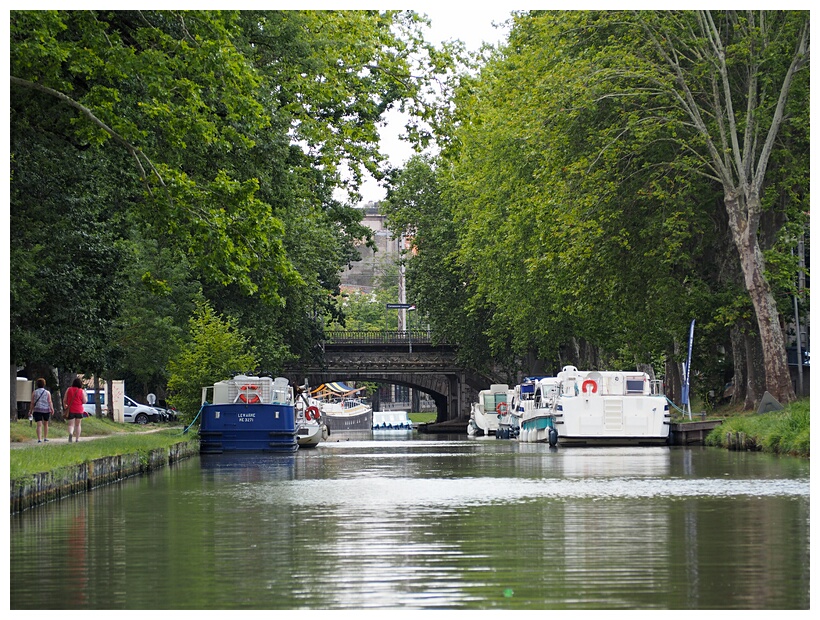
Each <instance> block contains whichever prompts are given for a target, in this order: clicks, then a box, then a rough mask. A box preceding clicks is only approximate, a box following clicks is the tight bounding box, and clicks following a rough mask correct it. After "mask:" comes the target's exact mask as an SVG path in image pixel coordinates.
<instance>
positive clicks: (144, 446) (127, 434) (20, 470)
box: [9, 420, 194, 480]
mask: <svg viewBox="0 0 820 620" xmlns="http://www.w3.org/2000/svg"><path fill="white" fill-rule="evenodd" d="M94 423H102V428H101V429H100V430H101V431H105V432H100V433H96V432H92V426H93V425H94ZM23 424H24V425H25V426H28V422H27V421H25V422H17V423H12V425H11V426H12V436H14V434H15V433H16V434H17V435H18V436H19V435H20V434H25V433H26V432H27V431H25V430H24V429H20V428H15V427H16V426H20V425H23ZM112 425H113V426H112ZM52 427H53V430H52ZM145 430H146V427H144V426H135V425H133V424H129V425H125V424H115V423H113V422H106V421H100V420H94V421H93V422H92V424H89V425H88V426H86V421H83V436H85V437H88V436H90V435H92V434H93V435H105V436H104V437H101V438H99V439H94V440H93V441H90V440H86V441H82V440H81V441H80V442H79V443H71V444H68V443H57V442H55V441H51V442H49V443H47V444H45V443H44V444H38V443H34V444H32V445H30V446H28V445H27V446H25V447H19V448H15V449H13V450H10V452H9V465H10V474H11V479H12V480H15V479H17V478H22V477H24V476H30V475H33V474H37V473H41V472H47V471H54V470H58V469H62V468H64V467H70V466H73V465H79V464H81V463H87V462H90V461H93V460H94V459H98V458H103V457H108V456H118V455H124V454H140V455H141V457H144V458H145V459H146V460H147V458H148V454H149V453H150V452H151V451H152V450H156V449H157V448H167V447H168V446H171V445H173V444H176V443H180V442H181V441H185V440H187V439H193V438H194V437H193V436H191V435H182V429H181V428H178V427H174V428H162V429H160V430H158V431H157V432H154V433H145ZM140 431H141V432H140ZM57 432H59V433H63V434H64V435H68V431H67V427H66V425H65V423H60V422H58V423H55V424H51V425H49V436H50V437H55V436H56V433H57ZM35 437H36V435H35ZM12 441H14V440H13V439H12ZM18 441H20V440H19V439H18Z"/></svg>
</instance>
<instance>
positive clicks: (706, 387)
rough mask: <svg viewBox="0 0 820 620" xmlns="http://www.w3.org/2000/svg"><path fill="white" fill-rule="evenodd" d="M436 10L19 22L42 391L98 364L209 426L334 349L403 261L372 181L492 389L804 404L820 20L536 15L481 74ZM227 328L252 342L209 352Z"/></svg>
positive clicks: (424, 301) (15, 51)
mask: <svg viewBox="0 0 820 620" xmlns="http://www.w3.org/2000/svg"><path fill="white" fill-rule="evenodd" d="M425 23H426V19H425V18H424V17H423V16H421V15H418V14H416V13H414V12H412V11H310V10H302V11H296V10H293V11H291V10H288V11H274V10H262V11H257V10H251V11H211V10H202V11H130V10H121V11H117V10H99V11H77V10H63V11H25V10H23V11H20V10H16V11H11V12H10V73H11V78H10V84H11V91H10V130H9V133H10V146H11V152H10V163H11V170H10V179H11V182H10V231H11V233H10V235H11V236H10V242H9V247H10V260H9V262H10V273H11V275H12V277H11V282H10V300H11V304H10V325H11V330H10V350H11V358H12V363H13V364H16V365H17V366H18V367H20V368H24V371H23V372H22V373H21V374H24V375H25V376H27V377H28V378H30V379H34V378H36V377H40V376H42V377H45V378H46V379H47V381H48V386H49V389H50V390H52V393H53V394H54V395H55V396H56V397H55V404H56V405H57V407H58V409H59V401H60V398H59V395H60V394H62V393H64V390H65V389H66V387H67V386H68V385H69V384H70V383H71V380H72V379H73V378H74V377H75V376H76V375H77V374H82V375H85V376H87V377H91V376H92V375H93V376H94V377H96V378H97V379H102V380H103V381H105V380H107V379H123V380H124V381H125V386H126V388H125V389H126V393H127V394H128V395H129V396H131V397H134V398H135V399H136V400H139V401H141V402H146V396H147V395H148V394H149V393H155V394H156V395H157V396H158V397H159V399H160V400H167V401H169V402H170V404H172V405H173V404H175V403H174V399H175V398H176V399H177V400H178V401H179V405H180V406H179V407H178V408H179V409H180V413H181V414H182V415H183V416H185V417H186V418H187V419H191V418H192V417H193V416H194V415H196V411H197V410H198V403H199V400H200V399H199V396H198V395H199V390H201V388H202V387H203V386H204V385H208V384H210V383H212V382H213V381H215V380H219V379H224V378H226V376H225V375H227V374H228V373H229V372H231V371H235V372H247V371H253V370H260V371H267V372H270V373H273V374H276V373H279V372H280V371H283V369H284V368H286V367H287V365H288V364H290V363H293V362H294V361H299V360H301V361H303V362H305V365H307V364H310V363H314V362H318V361H319V360H318V358H319V357H320V356H321V350H322V348H321V341H322V338H323V334H324V332H325V330H326V329H327V327H328V326H334V327H337V326H344V325H345V324H346V314H348V313H349V311H350V309H351V308H352V307H354V306H360V305H361V303H360V302H364V301H365V300H364V299H360V298H356V299H352V298H348V300H347V304H346V305H345V304H343V303H338V300H339V299H340V294H341V288H340V281H341V277H340V274H341V273H342V272H343V271H344V270H345V269H347V268H348V266H349V265H350V264H351V262H353V261H357V260H360V253H359V248H360V246H362V245H365V246H368V245H369V246H370V247H373V246H374V244H373V235H374V233H373V231H371V230H369V229H368V228H367V227H365V226H364V225H363V224H362V216H363V210H362V209H360V208H357V207H359V206H361V196H360V195H359V193H358V190H359V188H360V187H361V182H362V180H363V179H364V175H365V173H368V172H369V173H370V174H372V175H373V176H374V177H375V178H377V179H379V180H383V181H384V182H385V185H386V187H387V189H388V194H387V198H386V200H385V201H384V202H383V203H382V204H381V205H380V206H379V209H380V212H381V213H382V214H384V215H386V216H387V218H388V225H389V228H390V230H391V231H392V233H393V235H394V238H396V239H399V238H402V239H403V240H404V241H406V246H405V247H404V248H403V249H402V252H403V255H402V261H403V262H404V264H405V266H406V274H407V289H406V290H407V298H408V299H409V300H410V301H411V302H412V303H413V304H414V305H415V307H416V310H415V311H414V313H413V314H414V316H415V317H416V318H415V320H416V321H419V322H423V324H424V325H425V326H429V328H430V331H431V333H432V334H433V337H434V338H435V339H446V340H448V341H449V342H450V343H452V344H454V345H456V346H457V348H458V354H459V357H460V359H459V362H460V364H461V365H463V366H464V367H467V368H470V369H472V370H476V371H478V372H480V373H483V375H484V376H485V377H487V378H488V382H492V381H498V382H506V383H509V384H513V383H514V382H515V379H517V378H520V377H521V376H527V375H535V374H541V375H545V374H555V373H556V372H557V371H559V370H560V368H561V366H563V365H565V364H573V365H575V366H577V367H579V368H581V369H585V370H586V369H632V368H636V367H637V368H639V369H642V370H647V371H650V372H652V373H654V374H655V375H656V376H659V377H660V376H662V377H663V378H664V381H665V385H666V389H667V395H668V396H669V397H670V398H671V399H672V400H673V401H674V402H676V403H679V402H681V394H682V390H683V383H684V377H685V374H688V375H689V379H690V381H691V384H690V387H689V389H690V394H693V395H697V397H698V398H699V399H700V401H702V402H710V403H712V402H715V403H717V402H721V401H722V400H723V399H724V398H727V399H729V400H730V402H731V404H732V405H734V406H739V407H741V408H743V409H744V410H752V409H754V407H755V405H756V403H757V402H759V401H760V399H761V397H762V395H763V394H764V392H765V391H767V390H768V391H769V392H770V393H771V394H772V395H773V396H774V397H775V398H776V399H777V400H778V401H779V402H782V403H787V402H789V401H790V400H792V399H794V398H795V396H796V394H795V392H796V391H799V390H795V388H794V387H793V386H794V384H793V381H795V378H793V377H792V376H790V369H789V365H788V364H789V357H788V356H789V354H790V353H789V349H791V351H792V353H793V355H792V358H793V359H792V361H791V363H792V365H794V364H797V363H802V361H803V354H802V352H799V351H796V350H795V347H796V345H797V338H798V336H799V335H800V336H802V337H803V340H802V347H803V349H806V348H807V342H808V339H807V338H806V337H805V336H806V335H807V333H808V328H807V326H806V323H807V321H808V317H809V313H810V308H809V295H808V291H807V290H806V287H805V284H806V273H805V256H806V255H807V254H808V238H809V235H808V231H809V178H810V174H809V172H810V169H809V162H810V157H809V126H810V123H809V112H810V105H809V93H810V89H809V71H808V62H809V57H810V50H809V13H808V11H765V12H763V11H761V12H751V11H749V12H738V11H639V12H633V11H515V12H514V13H512V14H511V19H510V22H509V30H508V32H509V34H508V38H507V41H506V42H504V43H502V44H501V45H499V46H498V47H495V48H492V49H489V48H488V49H485V50H483V51H482V52H480V53H478V54H476V55H475V56H474V57H468V56H467V55H466V54H464V51H463V47H462V46H461V45H460V44H459V43H458V42H449V43H445V44H442V45H438V46H437V45H433V44H431V43H430V42H428V41H427V40H426V39H425V36H426V34H427V33H426V29H425ZM134 76H138V78H137V77H134ZM395 108H400V109H402V110H403V111H404V112H407V113H408V119H409V120H408V126H407V132H406V133H407V136H408V138H409V139H410V140H411V141H412V142H413V143H414V145H415V146H416V147H418V149H419V150H420V151H422V154H420V155H419V156H418V157H415V158H412V159H411V160H409V161H408V162H407V164H406V165H404V166H403V167H402V168H400V169H393V168H392V167H391V166H390V165H389V164H388V163H387V157H386V155H385V154H384V153H382V152H380V150H379V148H380V147H379V144H380V138H379V126H380V124H381V123H382V122H383V121H384V119H385V115H386V113H387V112H388V111H389V110H391V109H395ZM431 145H435V146H436V147H437V148H435V149H427V150H425V149H426V147H427V146H431ZM33 223H36V225H33ZM44 239H48V240H49V242H48V243H44V242H43V240H44ZM390 286H391V287H392V286H393V283H392V282H391V284H390ZM371 297H372V303H373V304H374V308H375V309H376V310H377V312H374V313H372V315H373V318H372V321H373V322H374V323H375V324H374V328H375V329H381V328H382V325H387V324H388V321H387V317H385V314H384V305H385V303H386V302H385V298H384V297H379V295H372V296H371ZM390 301H397V300H393V299H391V300H390ZM367 303H370V302H367ZM203 317H204V318H209V319H213V320H212V321H210V320H209V321H208V322H207V323H208V325H217V324H219V325H220V326H227V328H226V330H223V332H224V333H227V334H228V335H229V336H230V337H231V339H232V340H233V342H234V343H240V344H241V348H242V350H241V351H233V353H232V357H231V358H230V359H227V358H225V359H212V358H211V357H209V356H210V355H211V352H210V351H209V350H208V349H207V348H203V347H201V346H200V344H201V342H200V341H201V338H199V336H201V335H202V334H203V333H206V332H203V327H204V326H205V324H206V322H205V321H203ZM379 317H384V320H383V321H382V319H380V318H379ZM693 319H694V320H695V322H696V329H695V335H694V341H693V346H692V361H691V364H689V370H690V371H691V372H689V373H684V372H683V362H685V361H686V357H687V354H688V350H689V342H688V339H689V326H690V323H691V321H692V320H693ZM390 320H391V321H392V317H390ZM379 321H382V322H381V323H379ZM351 325H355V326H357V327H360V326H361V324H360V323H358V322H357V321H351ZM390 326H391V327H392V322H391V323H390ZM206 336H207V333H206ZM198 338H199V340H198ZM227 349H232V345H231V346H226V347H223V350H227ZM242 365H248V366H250V365H253V366H254V368H247V367H238V366H242ZM232 366H237V367H232ZM206 370H207V372H205V371H206ZM13 383H14V379H12V384H13ZM730 385H731V386H733V387H732V388H731V389H729V386H730ZM169 388H170V389H169ZM12 389H14V388H12ZM58 417H59V416H58Z"/></svg>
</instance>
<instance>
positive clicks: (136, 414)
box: [83, 390, 165, 424]
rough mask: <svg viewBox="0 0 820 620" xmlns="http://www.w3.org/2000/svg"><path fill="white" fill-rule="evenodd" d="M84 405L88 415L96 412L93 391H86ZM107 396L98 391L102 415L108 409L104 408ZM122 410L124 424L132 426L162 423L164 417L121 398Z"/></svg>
mask: <svg viewBox="0 0 820 620" xmlns="http://www.w3.org/2000/svg"><path fill="white" fill-rule="evenodd" d="M85 395H86V398H87V400H86V403H85V405H83V409H85V412H86V413H87V414H89V415H95V414H96V412H97V408H96V401H95V400H94V398H95V392H94V390H86V391H85ZM107 398H108V395H107V394H106V393H105V391H103V390H100V407H102V410H103V414H106V413H107V412H108V407H107V406H106V399H107ZM123 398H124V402H123V408H122V415H123V419H124V421H125V422H133V423H134V424H148V422H163V421H164V420H165V417H164V416H163V415H162V413H161V412H159V411H157V410H156V409H154V408H153V407H149V406H148V405H141V404H140V403H138V402H136V401H135V400H134V399H132V398H130V397H128V396H123Z"/></svg>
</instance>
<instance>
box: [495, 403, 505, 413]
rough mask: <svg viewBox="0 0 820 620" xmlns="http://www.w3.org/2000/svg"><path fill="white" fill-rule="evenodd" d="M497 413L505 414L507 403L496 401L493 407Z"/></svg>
mask: <svg viewBox="0 0 820 620" xmlns="http://www.w3.org/2000/svg"><path fill="white" fill-rule="evenodd" d="M495 410H496V412H497V413H498V415H506V414H507V403H498V406H497V407H496V408H495Z"/></svg>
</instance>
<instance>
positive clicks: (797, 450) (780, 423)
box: [706, 398, 811, 457]
mask: <svg viewBox="0 0 820 620" xmlns="http://www.w3.org/2000/svg"><path fill="white" fill-rule="evenodd" d="M810 422H811V421H810V415H809V399H808V398H802V399H800V400H797V401H794V402H793V403H790V404H788V405H786V406H785V407H784V408H783V410H782V411H772V412H769V413H762V414H757V413H754V412H742V413H738V414H735V415H732V416H730V417H727V418H726V419H725V420H724V421H723V423H722V424H721V425H720V426H719V427H717V428H716V429H715V430H713V431H712V432H711V433H709V435H708V436H707V437H706V445H707V446H718V447H724V448H725V447H727V444H726V434H727V433H732V434H733V433H745V435H746V437H748V438H750V439H753V440H754V442H755V444H756V445H757V446H758V447H759V448H760V449H761V450H764V451H765V452H772V453H775V454H788V455H792V456H802V457H809V456H810V455H811V445H810V444H811V424H810Z"/></svg>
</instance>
